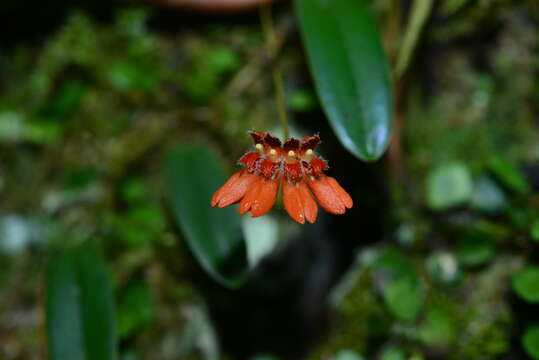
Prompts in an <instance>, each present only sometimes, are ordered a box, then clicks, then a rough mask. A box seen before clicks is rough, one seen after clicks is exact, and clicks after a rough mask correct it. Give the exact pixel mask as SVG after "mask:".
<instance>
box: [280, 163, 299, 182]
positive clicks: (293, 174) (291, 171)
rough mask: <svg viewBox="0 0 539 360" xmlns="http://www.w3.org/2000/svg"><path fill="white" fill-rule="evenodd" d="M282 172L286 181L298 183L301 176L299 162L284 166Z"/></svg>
mask: <svg viewBox="0 0 539 360" xmlns="http://www.w3.org/2000/svg"><path fill="white" fill-rule="evenodd" d="M284 171H285V174H286V176H287V179H289V180H291V181H292V182H296V181H299V180H300V179H301V177H302V176H303V172H302V169H301V164H300V163H299V162H295V163H289V164H285V165H284Z"/></svg>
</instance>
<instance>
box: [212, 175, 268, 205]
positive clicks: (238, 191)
mask: <svg viewBox="0 0 539 360" xmlns="http://www.w3.org/2000/svg"><path fill="white" fill-rule="evenodd" d="M257 177H258V176H257V175H252V174H247V173H236V174H234V175H232V177H231V178H230V179H229V180H228V181H227V182H226V183H225V184H224V185H223V186H221V188H220V189H219V190H217V191H216V192H215V195H214V197H213V198H212V206H215V205H217V206H218V207H220V208H223V207H225V206H228V205H231V204H234V203H236V202H238V201H240V200H241V199H242V198H243V197H244V195H245V193H246V192H247V190H248V189H249V188H250V187H251V186H252V184H253V182H254V181H255V180H256V178H257Z"/></svg>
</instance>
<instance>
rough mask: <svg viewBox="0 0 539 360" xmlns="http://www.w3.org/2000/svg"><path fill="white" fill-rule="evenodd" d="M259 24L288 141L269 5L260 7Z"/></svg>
mask: <svg viewBox="0 0 539 360" xmlns="http://www.w3.org/2000/svg"><path fill="white" fill-rule="evenodd" d="M260 23H261V25H262V32H263V33H264V38H265V39H266V46H267V47H268V52H269V57H270V59H271V73H272V77H273V86H274V87H275V101H276V103H277V110H278V112H279V119H280V121H281V127H282V128H283V134H284V138H285V140H286V139H288V117H287V115H286V101H285V95H284V86H283V74H282V73H281V69H280V68H279V64H278V62H277V59H276V56H277V51H278V43H277V34H276V33H275V28H274V27H273V20H272V16H271V5H269V4H264V5H262V6H260Z"/></svg>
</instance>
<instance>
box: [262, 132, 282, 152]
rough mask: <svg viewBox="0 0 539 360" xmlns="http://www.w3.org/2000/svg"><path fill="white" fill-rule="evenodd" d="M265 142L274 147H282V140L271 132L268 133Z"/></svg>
mask: <svg viewBox="0 0 539 360" xmlns="http://www.w3.org/2000/svg"><path fill="white" fill-rule="evenodd" d="M264 143H265V144H266V145H267V146H269V147H271V148H272V149H275V148H280V147H281V140H279V138H276V137H275V136H273V135H270V134H266V136H265V137H264Z"/></svg>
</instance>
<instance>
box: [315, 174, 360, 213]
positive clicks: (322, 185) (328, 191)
mask: <svg viewBox="0 0 539 360" xmlns="http://www.w3.org/2000/svg"><path fill="white" fill-rule="evenodd" d="M329 179H332V178H330V177H329V176H325V175H322V176H321V177H320V178H319V179H315V180H311V179H308V180H307V182H308V184H309V187H310V188H311V190H312V192H313V194H314V195H315V196H316V199H317V200H318V203H319V204H320V206H322V207H323V208H324V209H325V210H326V211H328V212H330V213H332V214H338V215H340V214H344V212H345V211H346V208H347V206H346V204H345V203H344V202H343V200H342V199H341V198H342V193H339V192H338V191H337V190H336V189H335V187H334V184H333V183H332V182H331V181H330V180H329ZM333 180H335V179H333ZM339 187H340V186H339ZM341 189H342V188H341ZM343 191H344V190H343ZM350 200H351V199H350Z"/></svg>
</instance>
